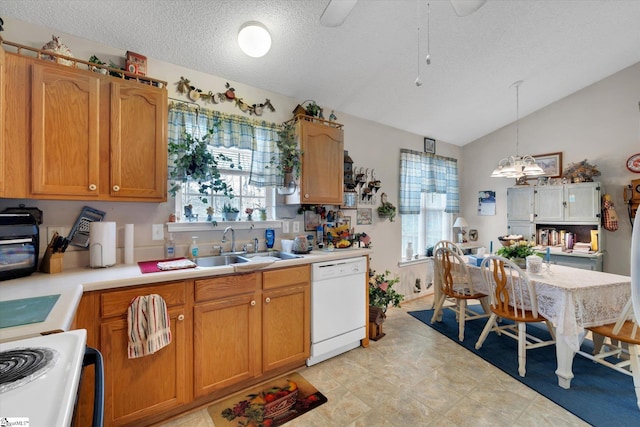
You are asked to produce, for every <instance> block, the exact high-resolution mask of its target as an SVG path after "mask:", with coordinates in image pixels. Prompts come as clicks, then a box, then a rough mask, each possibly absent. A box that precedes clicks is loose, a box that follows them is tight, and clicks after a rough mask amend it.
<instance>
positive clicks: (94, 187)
mask: <svg viewBox="0 0 640 427" xmlns="http://www.w3.org/2000/svg"><path fill="white" fill-rule="evenodd" d="M97 188H98V186H97V185H95V184H89V190H91V191H96V189H97Z"/></svg>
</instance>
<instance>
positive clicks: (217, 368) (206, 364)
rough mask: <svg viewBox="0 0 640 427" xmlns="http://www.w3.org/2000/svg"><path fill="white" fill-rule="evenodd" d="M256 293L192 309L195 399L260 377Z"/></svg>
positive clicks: (259, 337) (259, 307)
mask: <svg viewBox="0 0 640 427" xmlns="http://www.w3.org/2000/svg"><path fill="white" fill-rule="evenodd" d="M258 300H259V293H258V294H250V295H243V296H239V297H235V298H230V299H226V300H220V301H212V302H208V303H203V304H198V305H196V306H195V307H194V309H193V311H194V325H193V326H194V327H193V340H194V341H193V370H194V392H195V396H196V397H199V396H204V395H206V394H209V393H211V392H213V391H215V390H219V389H221V388H225V387H228V386H230V385H233V384H236V383H238V382H240V381H245V380H249V379H251V378H254V377H256V376H258V375H260V372H261V366H260V346H261V342H260V341H261V336H260V311H261V305H260V304H258Z"/></svg>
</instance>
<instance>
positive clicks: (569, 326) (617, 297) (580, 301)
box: [468, 264, 631, 389]
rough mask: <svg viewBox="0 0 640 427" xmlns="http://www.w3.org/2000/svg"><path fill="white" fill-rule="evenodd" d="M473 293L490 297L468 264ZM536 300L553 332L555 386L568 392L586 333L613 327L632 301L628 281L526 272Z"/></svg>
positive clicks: (554, 269) (561, 269)
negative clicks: (556, 384)
mask: <svg viewBox="0 0 640 427" xmlns="http://www.w3.org/2000/svg"><path fill="white" fill-rule="evenodd" d="M468 266H469V270H470V273H471V280H472V281H473V282H474V286H475V289H476V290H477V291H480V292H486V293H487V294H488V293H489V288H488V285H487V284H486V283H485V282H484V280H483V278H482V272H481V268H480V267H477V266H475V265H471V264H468ZM527 276H528V277H529V280H530V281H531V282H532V284H533V286H534V288H535V290H536V294H537V300H538V312H539V313H540V314H541V315H542V316H544V317H545V318H547V319H548V320H550V321H551V322H552V323H553V325H554V327H555V329H556V357H557V369H556V372H555V373H556V375H557V376H558V385H559V386H560V387H562V388H565V389H568V388H570V387H571V379H572V378H573V372H572V365H573V358H574V356H575V354H576V352H578V351H579V350H580V345H581V344H582V341H583V340H584V337H585V335H586V332H587V331H586V329H585V328H588V327H592V326H600V325H605V324H608V323H615V322H616V321H617V320H618V317H619V316H620V314H621V313H622V311H623V309H624V307H625V304H626V303H627V301H629V298H630V297H631V277H629V276H623V275H619V274H612V273H605V272H601V271H592V270H585V269H580V268H575V267H566V266H562V265H556V264H553V265H551V264H550V265H543V266H542V269H541V270H540V272H539V273H536V274H533V273H530V272H527Z"/></svg>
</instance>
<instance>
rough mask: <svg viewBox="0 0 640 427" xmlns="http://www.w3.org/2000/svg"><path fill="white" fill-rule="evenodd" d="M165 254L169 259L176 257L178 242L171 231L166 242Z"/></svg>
mask: <svg viewBox="0 0 640 427" xmlns="http://www.w3.org/2000/svg"><path fill="white" fill-rule="evenodd" d="M164 256H165V258H167V259H171V258H175V257H176V244H175V242H174V241H173V233H169V239H168V240H167V241H166V242H165V244H164Z"/></svg>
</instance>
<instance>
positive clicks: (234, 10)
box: [0, 0, 640, 145]
mask: <svg viewBox="0 0 640 427" xmlns="http://www.w3.org/2000/svg"><path fill="white" fill-rule="evenodd" d="M327 3H328V0H263V1H254V0H215V1H203V0H200V1H198V0H192V1H185V0H182V1H168V0H130V1H117V0H100V1H93V0H76V1H56V0H21V1H12V0H2V1H0V16H5V17H6V16H10V17H13V18H17V19H20V20H23V21H27V22H31V23H35V24H40V25H44V26H47V27H51V28H54V29H58V30H60V31H62V32H66V33H70V34H73V35H76V36H80V37H84V38H86V39H89V40H94V41H97V42H100V43H104V44H107V45H109V46H112V47H115V48H120V49H123V50H132V51H135V52H140V53H143V54H145V55H147V56H149V57H153V58H156V59H160V60H163V61H167V62H170V63H174V64H180V65H182V66H185V67H187V68H191V69H195V70H199V71H203V72H206V73H209V74H214V75H217V76H220V77H222V78H225V79H229V80H233V81H237V82H241V83H244V84H248V85H251V86H254V87H257V88H261V89H265V90H269V91H273V92H277V93H280V94H284V95H287V96H291V97H293V98H296V99H299V100H300V101H304V100H306V99H314V100H315V101H316V102H317V103H318V104H320V105H321V106H323V107H325V109H329V110H331V109H335V110H336V111H342V112H346V113H348V114H351V115H354V116H358V117H362V118H364V119H368V120H372V121H375V122H379V123H383V124H385V125H389V126H392V127H396V128H399V129H404V130H407V131H410V132H413V133H416V134H419V135H424V136H430V137H432V138H436V139H438V140H441V141H446V142H450V143H452V144H456V145H465V144H467V143H469V142H471V141H473V140H475V139H477V138H479V137H481V136H484V135H486V134H488V133H490V132H492V131H494V130H496V129H498V128H500V127H502V126H504V125H506V124H508V123H511V122H513V121H514V120H515V118H516V117H515V116H516V114H515V90H514V89H513V88H511V85H512V83H513V82H515V81H517V80H523V81H524V83H523V84H522V86H521V87H520V116H521V117H523V116H525V115H527V114H529V113H531V112H533V111H535V110H537V109H539V108H542V107H544V106H545V105H548V104H550V103H552V102H554V101H556V100H558V99H561V98H563V97H565V96H567V95H569V94H571V93H573V92H575V91H577V90H580V89H582V88H584V87H586V86H588V85H590V84H592V83H594V82H596V81H598V80H601V79H602V78H604V77H607V76H608V75H611V74H613V73H615V72H617V71H619V70H621V69H623V68H625V67H628V66H630V65H632V64H635V63H637V62H639V61H640V24H639V23H640V1H638V0H616V1H614V0H611V1H607V0H584V1H577V0H575V1H568V0H556V1H532V0H526V1H525V0H522V1H506V0H504V1H503V0H500V1H499V0H489V1H488V2H487V3H485V5H484V6H483V7H482V8H480V9H479V10H478V11H477V12H475V13H474V14H472V15H470V16H466V17H458V16H457V15H456V14H455V13H454V10H453V8H452V7H451V4H450V3H449V1H448V0H432V1H431V2H430V8H431V14H430V54H431V58H432V62H431V65H429V66H427V65H426V63H425V61H424V59H425V56H426V53H427V31H426V21H427V1H426V0H420V1H419V3H417V2H416V0H407V1H404V0H395V1H393V0H389V1H383V0H374V1H372V0H359V1H358V2H357V4H356V5H355V7H354V8H353V10H352V11H351V13H350V15H349V16H348V17H347V19H346V21H345V22H344V24H343V25H342V26H340V27H336V28H327V27H323V26H322V25H320V16H321V15H322V12H323V10H324V9H325V7H326V5H327ZM418 10H419V11H420V12H419V15H418ZM418 16H419V18H420V19H419V25H420V27H421V28H420V39H421V41H420V51H419V53H418V46H417V44H418V30H417V27H418ZM250 20H257V21H261V22H262V23H264V24H265V25H266V26H267V27H268V28H269V30H270V32H271V35H272V38H273V44H272V48H271V51H270V52H269V53H268V54H267V56H265V57H263V58H259V59H255V58H250V57H248V56H246V55H244V54H243V53H242V52H240V51H239V49H238V47H237V43H236V35H237V32H238V29H239V27H240V25H241V24H242V23H244V22H246V21H250ZM418 64H420V78H421V80H422V82H423V85H422V86H420V87H417V86H416V85H415V84H414V82H415V80H416V77H417V75H418ZM630 90H638V91H639V92H640V88H630Z"/></svg>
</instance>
